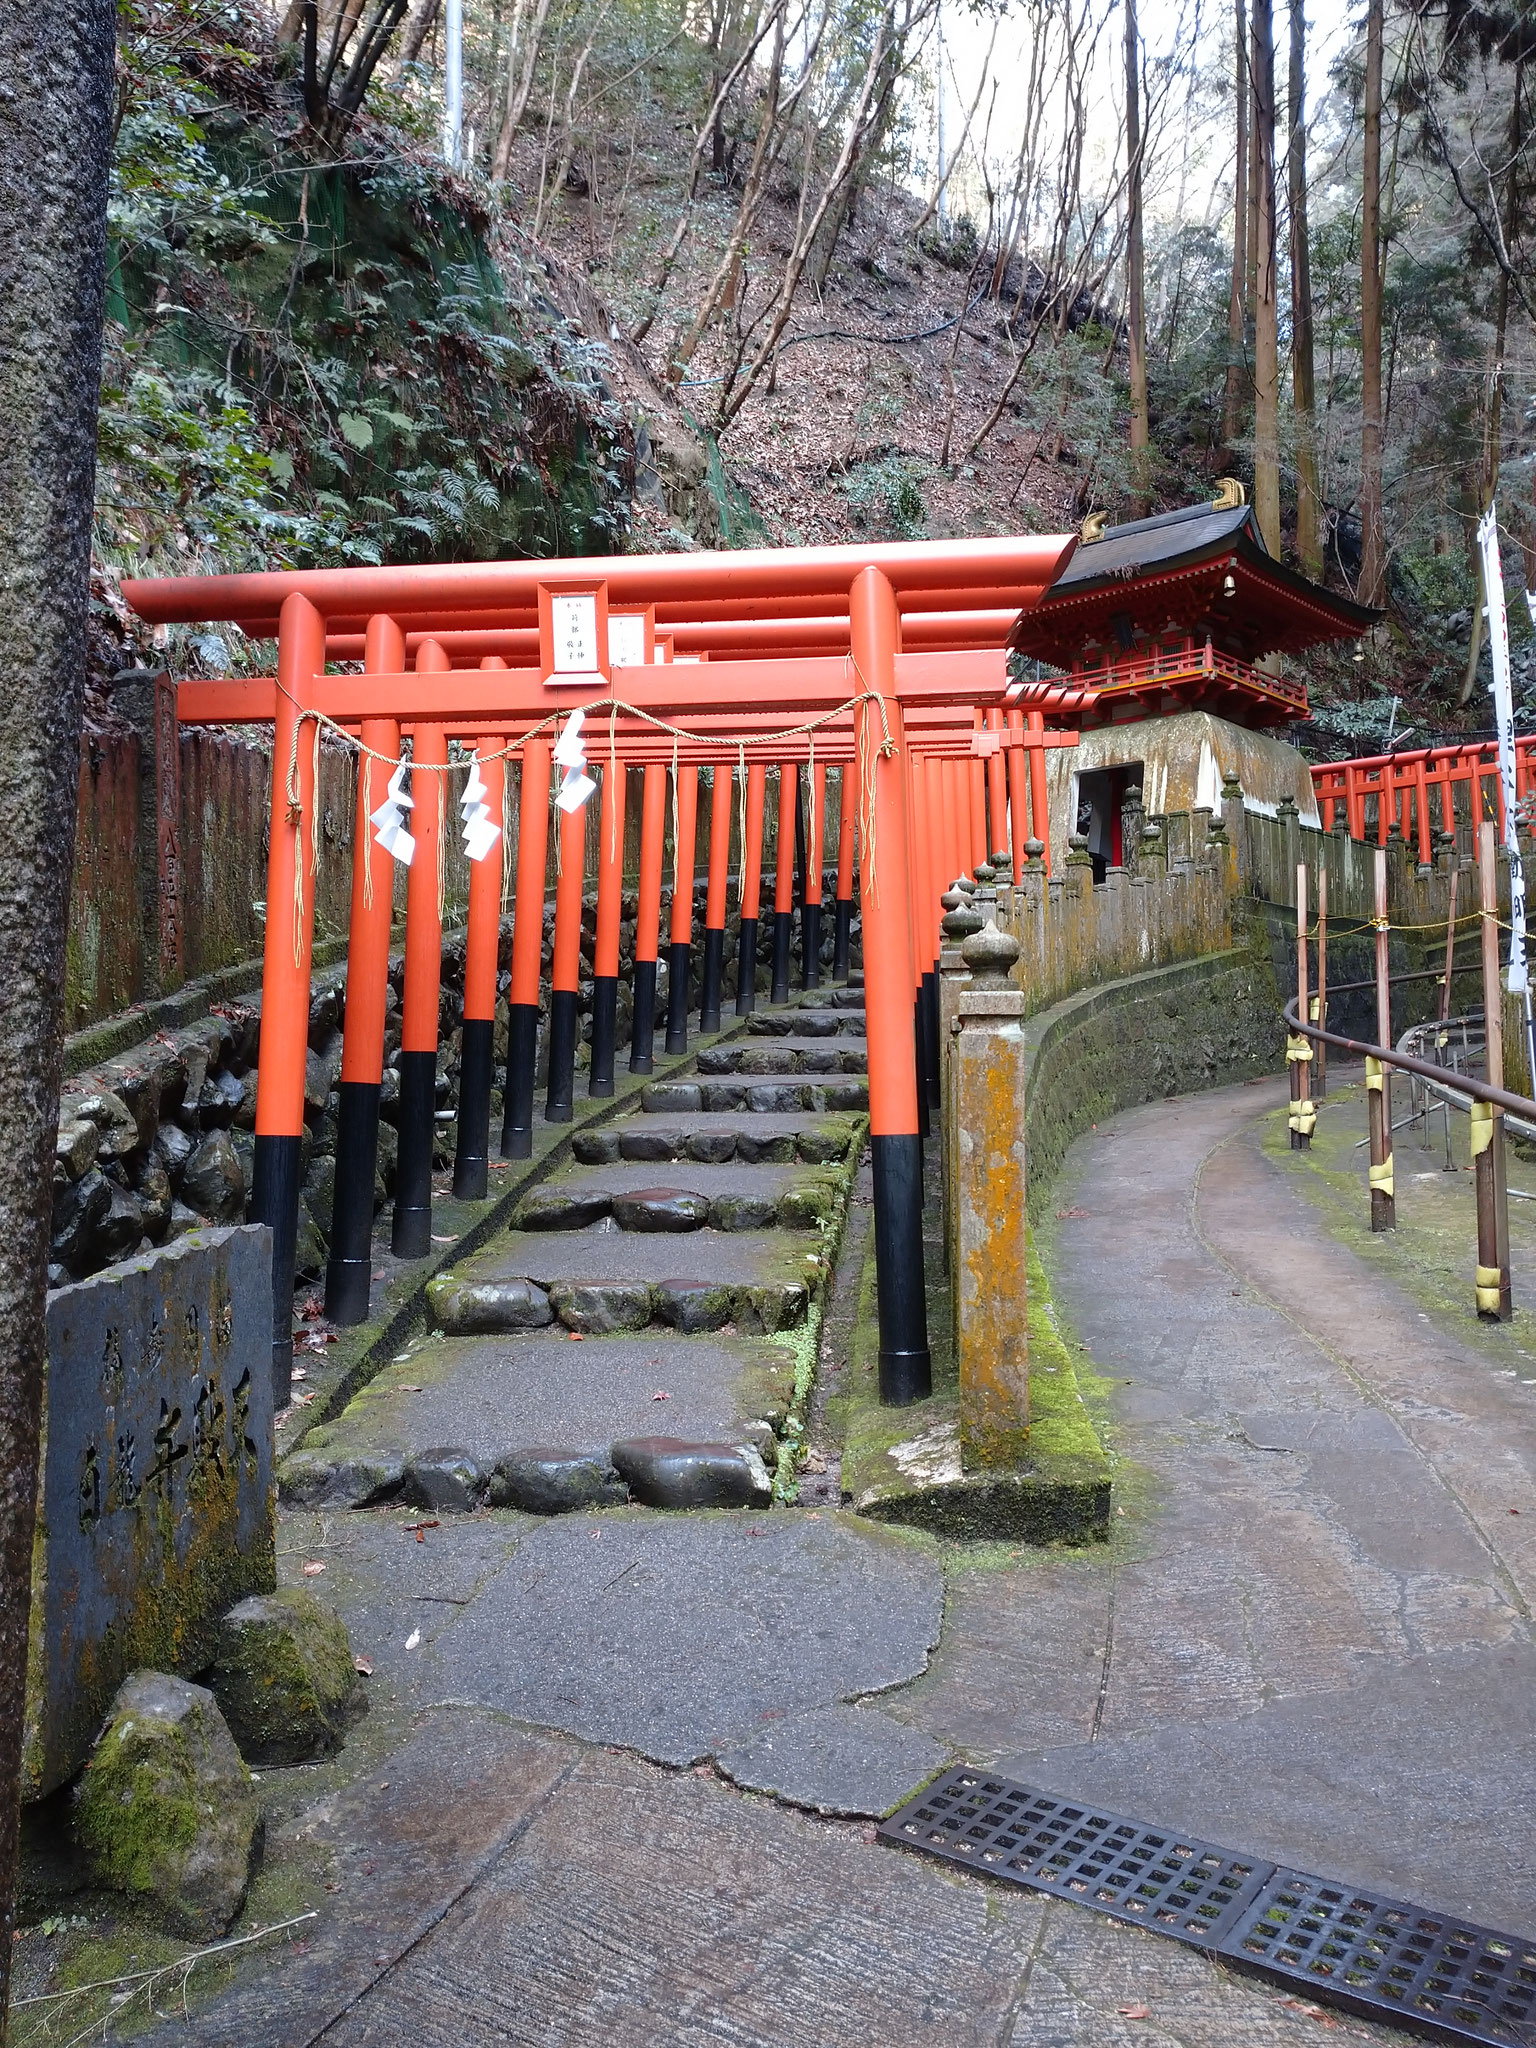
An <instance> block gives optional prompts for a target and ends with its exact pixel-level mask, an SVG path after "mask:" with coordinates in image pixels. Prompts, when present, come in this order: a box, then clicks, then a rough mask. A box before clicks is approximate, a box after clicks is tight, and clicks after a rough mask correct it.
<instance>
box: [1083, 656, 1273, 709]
mask: <svg viewBox="0 0 1536 2048" xmlns="http://www.w3.org/2000/svg"><path fill="white" fill-rule="evenodd" d="M1072 681H1073V682H1074V683H1077V684H1080V685H1081V686H1082V687H1083V688H1085V689H1090V690H1097V691H1098V692H1099V693H1100V694H1101V695H1102V696H1105V697H1115V696H1134V695H1138V694H1146V693H1149V692H1153V691H1161V690H1177V689H1179V688H1181V687H1184V686H1189V685H1193V686H1195V687H1197V688H1205V689H1210V688H1212V687H1214V688H1217V689H1229V690H1238V691H1241V692H1242V693H1243V695H1245V696H1247V697H1249V698H1253V699H1256V700H1257V701H1259V702H1260V703H1262V704H1265V705H1272V706H1273V707H1274V708H1275V710H1276V711H1277V712H1279V713H1281V714H1282V715H1283V716H1284V717H1286V718H1305V717H1306V715H1307V686H1306V684H1305V683H1304V682H1300V681H1298V680H1296V679H1295V678H1293V677H1291V676H1282V675H1270V674H1269V673H1268V672H1267V671H1266V670H1264V669H1261V668H1255V667H1254V666H1253V664H1252V663H1251V662H1247V661H1243V660H1241V659H1240V658H1239V657H1238V656H1237V655H1235V654H1223V653H1222V652H1221V651H1220V650H1219V649H1217V648H1214V647H1212V646H1211V644H1210V642H1209V641H1207V642H1206V644H1205V646H1204V647H1180V648H1154V649H1153V650H1152V652H1151V653H1149V654H1136V655H1130V654H1123V655H1117V656H1116V657H1115V659H1114V660H1113V661H1107V662H1104V663H1102V664H1101V665H1100V666H1099V667H1097V668H1087V667H1084V668H1081V669H1075V670H1074V671H1073V674H1072Z"/></svg>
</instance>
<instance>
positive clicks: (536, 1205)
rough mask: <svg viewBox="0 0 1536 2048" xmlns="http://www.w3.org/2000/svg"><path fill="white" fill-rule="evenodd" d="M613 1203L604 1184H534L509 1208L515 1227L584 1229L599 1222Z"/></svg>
mask: <svg viewBox="0 0 1536 2048" xmlns="http://www.w3.org/2000/svg"><path fill="white" fill-rule="evenodd" d="M612 1206H613V1197H612V1195H610V1194H609V1193H608V1191H607V1189H606V1188H582V1189H581V1190H580V1191H579V1192H573V1191H571V1190H569V1189H565V1188H558V1187H554V1188H535V1189H534V1190H533V1191H532V1193H530V1194H526V1195H524V1197H523V1199H522V1200H521V1201H520V1202H519V1203H518V1205H517V1207H516V1208H515V1209H514V1210H513V1211H512V1228H513V1229H514V1230H585V1229H586V1228H587V1226H588V1224H589V1223H600V1222H601V1221H602V1219H603V1218H604V1217H605V1216H606V1215H607V1214H608V1212H609V1210H610V1208H611V1207H612Z"/></svg>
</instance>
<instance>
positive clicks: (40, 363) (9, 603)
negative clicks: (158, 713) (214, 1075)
mask: <svg viewBox="0 0 1536 2048" xmlns="http://www.w3.org/2000/svg"><path fill="white" fill-rule="evenodd" d="M116 21H117V10H116V7H115V6H114V5H113V0H32V4H31V5H29V6H26V7H23V8H19V9H16V10H15V11H14V12H13V15H12V17H11V28H10V35H9V42H8V47H7V51H6V74H7V78H8V80H9V82H10V89H9V90H8V91H6V92H5V93H4V94H0V534H4V536H5V545H4V547H3V548H0V593H3V598H0V693H3V699H4V703H5V707H6V745H5V748H4V750H3V752H0V804H3V806H4V817H5V821H6V824H5V831H4V833H3V834H0V956H3V958H4V960H5V963H6V967H5V972H6V987H5V1000H4V1003H3V1004H0V1329H3V1330H4V1333H5V1334H4V1340H3V1342H0V2039H3V2038H4V2036H5V2032H6V2022H5V2013H6V2008H7V2002H8V1994H9V1986H10V1969H11V1956H12V1940H13V1935H14V1929H15V1911H16V1847H17V1826H18V1816H19V1812H20V1796H21V1739H22V1723H23V1719H24V1709H25V1688H26V1672H27V1630H28V1619H29V1612H30V1607H31V1584H32V1543H33V1533H34V1527H35V1515H36V1508H37V1478H38V1436H39V1427H40V1421H41V1415H42V1398H43V1373H44V1365H45V1336H44V1322H43V1313H44V1296H45V1291H46V1288H47V1284H48V1234H49V1226H50V1198H49V1189H50V1187H51V1186H52V1180H53V1148H54V1137H55V1132H56V1129H57V1125H58V1106H59V1081H60V1074H61V1070H62V1065H63V1025H64V939H65V930H66V926H67V922H68V916H69V886H70V867H71V864H72V862H73V858H74V845H75V811H76V805H77V802H78V799H79V774H80V714H81V704H82V700H83V692H84V684H85V661H86V623H87V619H88V616H89V603H90V586H89V577H90V559H91V515H92V499H93V496H94V491H95V478H96V405H97V394H98V390H99V385H100V375H101V329H102V305H103V296H104V288H105V278H106V252H107V173H108V167H109V164H110V161H111V152H112V134H113V125H114V123H113V112H114V108H113V57H114V46H115V34H116Z"/></svg>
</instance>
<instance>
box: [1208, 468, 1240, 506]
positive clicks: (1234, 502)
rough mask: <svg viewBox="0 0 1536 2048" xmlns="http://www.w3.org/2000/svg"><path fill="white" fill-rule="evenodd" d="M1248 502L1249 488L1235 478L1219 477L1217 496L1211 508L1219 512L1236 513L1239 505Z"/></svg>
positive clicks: (1213, 499)
mask: <svg viewBox="0 0 1536 2048" xmlns="http://www.w3.org/2000/svg"><path fill="white" fill-rule="evenodd" d="M1247 502H1248V488H1247V485H1246V484H1244V483H1242V482H1241V481H1240V480H1239V479H1238V478H1237V477H1235V476H1219V477H1217V479H1216V495H1215V497H1214V498H1212V500H1211V507H1212V509H1213V510H1214V511H1217V512H1235V511H1236V510H1237V508H1238V506H1239V505H1246V504H1247Z"/></svg>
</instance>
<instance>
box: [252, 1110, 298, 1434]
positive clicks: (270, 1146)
mask: <svg viewBox="0 0 1536 2048" xmlns="http://www.w3.org/2000/svg"><path fill="white" fill-rule="evenodd" d="M302 1155H303V1140H302V1139H300V1138H262V1137H258V1138H257V1140H256V1156H255V1159H254V1160H253V1162H252V1174H251V1221H252V1222H253V1223H265V1224H266V1226H267V1228H268V1229H269V1230H270V1231H271V1233H272V1406H273V1408H274V1409H280V1408H286V1407H287V1406H288V1404H289V1402H290V1401H291V1400H292V1399H293V1267H294V1257H295V1253H296V1251H297V1247H298V1242H299V1162H300V1159H301V1157H302Z"/></svg>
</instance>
